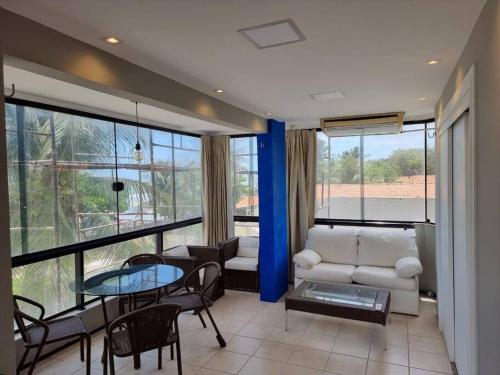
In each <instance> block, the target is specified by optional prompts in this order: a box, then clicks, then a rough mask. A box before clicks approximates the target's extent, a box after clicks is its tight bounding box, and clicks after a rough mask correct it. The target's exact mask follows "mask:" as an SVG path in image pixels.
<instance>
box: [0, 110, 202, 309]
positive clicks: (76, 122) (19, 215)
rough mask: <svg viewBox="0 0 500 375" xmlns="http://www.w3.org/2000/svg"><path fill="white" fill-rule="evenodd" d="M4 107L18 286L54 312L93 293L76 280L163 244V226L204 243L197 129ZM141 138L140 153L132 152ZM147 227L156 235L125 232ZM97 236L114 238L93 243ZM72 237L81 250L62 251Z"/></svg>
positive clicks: (180, 239) (177, 239)
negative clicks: (75, 287)
mask: <svg viewBox="0 0 500 375" xmlns="http://www.w3.org/2000/svg"><path fill="white" fill-rule="evenodd" d="M5 108H6V131H7V161H8V176H7V177H8V187H9V209H10V212H9V215H10V224H11V228H10V232H11V239H12V240H11V255H12V257H13V266H14V268H13V289H14V293H16V294H20V295H23V296H26V297H28V298H32V299H34V300H36V301H38V302H40V303H42V304H43V305H44V306H45V307H46V309H47V314H46V315H47V316H51V315H54V314H59V313H62V312H65V311H66V310H70V309H74V308H75V307H77V306H78V307H79V306H82V305H83V304H84V303H86V302H89V301H91V300H92V297H91V296H85V297H83V296H81V295H76V294H75V293H74V292H73V291H71V289H70V287H69V286H70V283H71V282H72V281H73V280H75V279H76V278H81V277H83V276H85V277H86V278H88V277H90V276H92V275H94V274H96V273H100V272H103V271H105V270H107V269H109V268H110V267H113V268H116V267H119V266H120V265H121V264H122V263H123V262H124V261H125V260H126V259H127V258H129V257H131V256H133V255H136V254H139V253H154V252H156V251H157V250H158V249H157V248H156V246H157V243H158V241H157V238H156V236H157V235H162V234H163V235H164V238H165V241H166V243H167V245H170V244H174V245H176V244H181V243H193V244H196V243H201V224H200V223H201V165H200V164H201V142H200V138H199V137H198V136H192V135H189V134H178V133H173V132H171V131H167V130H162V129H150V128H149V127H144V126H142V125H141V126H139V127H137V126H136V124H134V123H125V122H124V121H118V120H115V119H112V118H104V117H101V116H95V115H92V114H87V113H83V112H77V111H70V110H66V109H64V108H59V107H53V106H45V105H39V104H37V103H31V102H26V101H21V100H11V101H10V102H9V103H7V104H5ZM138 139H139V142H140V144H141V149H142V151H143V153H144V158H143V160H141V161H137V160H135V159H134V154H133V153H134V151H135V144H136V142H137V140H138ZM117 182H122V183H123V184H124V189H123V190H122V191H119V192H117V191H115V189H114V188H113V185H114V184H115V183H117ZM173 223H175V228H176V229H174V230H171V231H166V232H164V233H162V231H164V230H165V227H163V226H164V225H166V226H167V228H168V225H169V224H172V225H173ZM155 226H162V227H159V228H158V229H157V232H154V231H153V230H154V229H155V228H154V227H155ZM151 227H153V228H151ZM141 229H147V230H148V232H147V235H143V234H142V233H140V232H137V233H135V234H133V235H132V236H135V237H137V236H141V235H142V236H141V237H138V238H135V239H132V240H130V239H129V238H130V237H127V238H126V239H125V238H124V239H123V240H122V241H121V242H116V241H120V238H118V237H117V236H119V235H120V234H123V233H126V232H133V231H138V230H141ZM151 233H153V234H151ZM98 239H99V240H100V241H101V243H108V244H109V245H106V246H101V247H93V248H92V247H90V246H91V245H92V244H91V243H87V244H85V242H86V241H89V240H98ZM78 243H82V244H80V245H77V244H78ZM65 245H70V246H71V245H74V246H75V247H74V248H73V249H74V250H73V251H74V252H73V253H71V254H69V255H64V256H59V255H57V252H53V250H54V249H56V248H58V247H61V246H65ZM174 245H172V246H174ZM70 249H71V247H70ZM42 251H44V252H43V253H40V252H42ZM30 253H38V254H33V255H31V256H28V254H30ZM33 256H35V259H40V260H39V261H35V262H34V259H33ZM33 262H34V263H33ZM27 308H29V306H27Z"/></svg>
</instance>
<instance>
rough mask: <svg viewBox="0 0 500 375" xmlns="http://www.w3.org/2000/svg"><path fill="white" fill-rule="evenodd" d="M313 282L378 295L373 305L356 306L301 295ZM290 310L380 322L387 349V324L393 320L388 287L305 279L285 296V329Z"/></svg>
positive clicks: (286, 328)
mask: <svg viewBox="0 0 500 375" xmlns="http://www.w3.org/2000/svg"><path fill="white" fill-rule="evenodd" d="M312 284H320V285H325V286H329V285H331V286H340V287H343V288H346V287H347V288H349V287H351V288H356V289H360V288H361V289H370V290H376V291H377V297H376V298H375V303H374V306H373V307H365V306H355V305H350V304H344V303H340V302H328V301H320V300H315V299H312V298H305V297H301V296H300V295H301V294H302V292H303V291H304V290H305V289H306V288H308V287H309V286H311V285H312ZM378 306H379V307H380V308H378V309H377V308H376V307H378ZM288 310H296V311H302V312H307V313H313V314H320V315H327V316H333V317H337V318H344V319H352V320H358V321H363V322H369V323H375V324H380V325H382V326H384V345H385V349H387V326H386V325H387V322H390V321H391V292H390V291H389V290H388V289H382V288H374V287H369V286H364V285H358V284H337V283H324V282H316V281H307V280H305V281H303V282H302V283H301V284H300V285H299V286H298V287H297V288H295V289H294V290H293V291H292V292H291V293H290V294H289V295H288V296H287V297H286V298H285V312H286V317H285V319H286V321H285V331H287V330H288Z"/></svg>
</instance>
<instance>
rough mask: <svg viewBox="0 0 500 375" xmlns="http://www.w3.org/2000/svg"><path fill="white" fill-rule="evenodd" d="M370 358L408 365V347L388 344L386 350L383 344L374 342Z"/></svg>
mask: <svg viewBox="0 0 500 375" xmlns="http://www.w3.org/2000/svg"><path fill="white" fill-rule="evenodd" d="M369 358H370V359H371V360H374V361H378V362H386V363H392V364H395V365H401V366H408V349H405V348H399V347H397V346H391V345H388V346H387V350H385V347H384V345H383V344H382V345H380V344H372V346H371V347H370V356H369Z"/></svg>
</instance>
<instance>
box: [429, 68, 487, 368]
mask: <svg viewBox="0 0 500 375" xmlns="http://www.w3.org/2000/svg"><path fill="white" fill-rule="evenodd" d="M467 110H468V111H469V121H468V125H467V126H468V138H467V139H466V149H467V148H468V150H469V151H468V152H467V155H466V161H465V173H466V181H467V182H466V187H465V189H466V193H465V200H466V202H465V204H466V212H467V216H466V218H465V220H466V227H467V230H466V233H465V237H466V242H467V247H468V248H469V249H470V250H471V251H470V252H468V254H469V259H467V265H468V268H467V275H465V277H466V278H467V285H469V290H467V291H456V292H457V293H464V292H465V293H467V294H468V295H469V296H470V303H471V305H472V309H471V315H472V316H471V322H470V326H469V327H468V328H469V329H468V330H467V331H468V332H472V337H467V338H464V337H463V335H460V336H461V337H462V339H465V340H467V344H468V348H469V350H468V352H469V353H470V355H469V356H468V358H466V359H464V361H465V363H466V368H468V369H469V374H460V375H477V373H478V364H477V358H478V353H477V293H476V286H477V281H476V264H477V262H476V258H477V248H476V222H477V221H476V165H475V161H476V157H475V153H476V147H475V138H476V135H475V134H476V111H475V66H474V65H473V66H471V68H470V69H469V71H468V72H467V75H466V76H465V77H464V79H463V81H462V82H461V83H460V85H459V86H458V87H457V89H456V91H455V93H454V94H453V96H452V98H451V99H450V101H449V102H448V103H447V104H446V106H445V108H444V110H443V111H442V113H441V115H440V116H438V118H437V119H436V129H437V131H436V134H437V136H438V137H439V138H441V137H449V136H450V134H449V132H447V130H448V129H449V128H450V127H451V126H452V125H453V123H454V122H455V121H456V120H457V119H458V118H459V117H460V116H461V115H462V114H463V113H464V112H465V111H467ZM448 139H449V138H448ZM436 143H438V142H436ZM438 157H439V158H441V157H449V153H448V155H439V156H438ZM439 164H440V163H438V165H439ZM446 164H447V163H443V164H442V165H446ZM450 172H451V171H449V170H448V171H441V170H438V186H440V185H441V186H442V184H444V187H445V188H446V187H449V188H450V189H451V187H452V180H451V177H452V174H451V173H450ZM447 191H450V190H447ZM437 192H438V195H437V198H438V202H441V199H442V197H441V194H440V192H439V189H437ZM443 199H446V197H443ZM443 207H446V208H445V209H444V211H445V212H442V207H441V204H437V205H436V208H437V212H436V217H437V220H436V222H437V224H438V225H437V231H436V234H437V238H436V245H437V252H436V262H437V266H438V267H437V269H438V275H437V277H438V308H439V319H440V322H439V326H440V329H441V330H444V331H446V330H449V329H450V324H449V323H450V322H449V321H448V322H446V321H444V320H445V319H450V318H451V319H453V316H454V311H455V306H454V298H453V295H454V292H455V291H454V290H453V287H454V286H453V282H452V283H450V279H449V276H450V273H451V280H452V281H453V273H452V272H450V271H449V270H452V268H450V267H453V263H450V259H451V260H453V242H452V241H451V242H450V241H449V235H450V233H445V231H443V230H442V227H445V228H452V225H453V223H452V222H450V219H452V212H451V210H452V205H451V204H447V205H443ZM445 270H448V275H446V274H442V275H440V273H442V272H443V271H445ZM440 271H441V272H440ZM440 280H441V282H440ZM440 284H441V285H440ZM440 294H441V295H443V294H444V295H445V296H443V297H444V298H443V303H441V304H440V303H439V295H440ZM445 301H448V302H451V303H445ZM452 323H453V324H452V325H451V327H454V321H453V322H452ZM453 329H454V328H453ZM450 333H451V337H453V338H455V332H445V338H446V337H450V335H449V334H450ZM447 334H448V336H447ZM447 347H448V350H449V351H451V353H450V357H451V359H452V360H454V354H455V353H454V342H453V343H450V342H447Z"/></svg>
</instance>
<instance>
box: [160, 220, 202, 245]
mask: <svg viewBox="0 0 500 375" xmlns="http://www.w3.org/2000/svg"><path fill="white" fill-rule="evenodd" d="M201 228H202V226H201V224H194V225H190V226H188V227H184V228H179V229H174V230H169V231H168V232H164V233H163V247H164V249H171V248H172V247H176V246H179V245H201V243H202V233H201V230H202V229H201Z"/></svg>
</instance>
